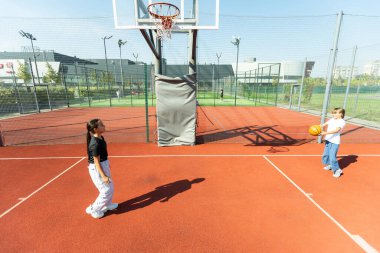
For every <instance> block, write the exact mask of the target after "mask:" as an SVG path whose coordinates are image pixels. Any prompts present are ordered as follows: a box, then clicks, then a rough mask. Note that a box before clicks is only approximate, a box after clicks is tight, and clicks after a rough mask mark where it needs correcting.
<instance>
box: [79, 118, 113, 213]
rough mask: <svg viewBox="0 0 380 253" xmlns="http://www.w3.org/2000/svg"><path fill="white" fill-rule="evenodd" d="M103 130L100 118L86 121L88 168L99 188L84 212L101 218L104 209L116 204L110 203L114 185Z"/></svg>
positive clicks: (111, 207) (106, 209) (110, 208)
mask: <svg viewBox="0 0 380 253" xmlns="http://www.w3.org/2000/svg"><path fill="white" fill-rule="evenodd" d="M105 130H106V127H105V125H104V124H103V122H102V121H101V120H100V119H92V120H90V121H89V122H88V123H87V155H88V162H89V166H88V169H89V173H90V176H91V179H92V182H93V183H94V184H95V186H96V188H97V189H98V190H99V196H98V197H97V199H96V200H95V202H94V203H92V204H91V205H90V206H89V207H87V208H86V213H88V214H91V216H92V217H93V218H101V217H103V215H104V213H105V212H106V211H108V210H113V209H115V208H117V206H118V204H117V203H112V197H113V193H114V185H113V182H112V180H111V171H110V165H109V161H108V151H107V143H106V141H105V139H104V137H103V135H102V134H103V133H104V132H105Z"/></svg>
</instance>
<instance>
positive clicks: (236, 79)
mask: <svg viewBox="0 0 380 253" xmlns="http://www.w3.org/2000/svg"><path fill="white" fill-rule="evenodd" d="M240 40H241V38H240V37H235V36H233V37H232V41H231V43H232V44H234V45H235V46H236V48H237V53H236V74H235V106H236V93H237V82H238V66H239V65H238V63H239V45H240Z"/></svg>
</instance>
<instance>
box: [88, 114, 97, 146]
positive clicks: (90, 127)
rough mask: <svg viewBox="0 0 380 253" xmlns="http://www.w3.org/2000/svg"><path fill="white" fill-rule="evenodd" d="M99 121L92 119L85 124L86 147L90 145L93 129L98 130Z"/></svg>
mask: <svg viewBox="0 0 380 253" xmlns="http://www.w3.org/2000/svg"><path fill="white" fill-rule="evenodd" d="M99 122H100V119H92V120H90V121H89V122H87V147H88V145H89V144H90V140H91V133H93V134H94V133H95V128H98V126H99Z"/></svg>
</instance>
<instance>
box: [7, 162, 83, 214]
mask: <svg viewBox="0 0 380 253" xmlns="http://www.w3.org/2000/svg"><path fill="white" fill-rule="evenodd" d="M83 159H85V157H82V158H81V159H80V160H79V161H77V162H76V163H74V164H73V165H71V166H70V167H68V168H67V169H65V170H64V171H62V172H61V173H60V174H58V175H57V176H55V177H54V178H52V179H51V180H49V182H47V183H46V184H44V185H43V186H41V187H40V188H38V189H37V190H35V191H34V192H32V193H31V194H29V196H27V197H25V198H23V199H22V200H20V202H18V203H17V204H16V205H14V206H12V207H11V208H9V209H8V210H7V211H5V212H4V213H2V214H1V215H0V218H3V216H4V215H6V214H7V213H9V212H10V211H12V210H13V209H15V208H16V207H17V206H19V205H21V204H22V203H23V202H24V201H26V200H27V199H29V198H30V197H32V196H33V195H34V194H36V193H37V192H39V191H40V190H42V189H43V188H45V187H46V186H47V185H48V184H50V183H51V182H53V181H54V180H56V179H57V178H59V177H60V176H62V175H63V174H65V173H66V172H67V171H69V170H70V169H71V168H73V167H74V166H75V165H77V164H78V163H80V162H81V161H83Z"/></svg>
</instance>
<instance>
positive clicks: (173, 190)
mask: <svg viewBox="0 0 380 253" xmlns="http://www.w3.org/2000/svg"><path fill="white" fill-rule="evenodd" d="M204 180H205V178H196V179H193V180H191V181H189V180H187V179H184V180H179V181H176V182H172V183H169V184H165V185H161V186H158V187H156V189H155V190H154V191H151V192H148V193H145V194H143V195H141V196H138V197H136V198H133V199H130V200H127V201H124V202H122V203H119V206H118V207H117V210H115V211H114V212H110V213H109V214H112V213H115V214H122V213H126V212H130V211H133V210H136V209H139V208H144V207H146V206H149V205H151V204H153V203H155V202H161V203H163V202H168V201H169V199H171V198H173V197H174V196H176V195H178V194H180V193H182V192H184V191H187V190H190V189H191V186H192V185H193V184H197V183H201V182H203V181H204Z"/></svg>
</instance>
